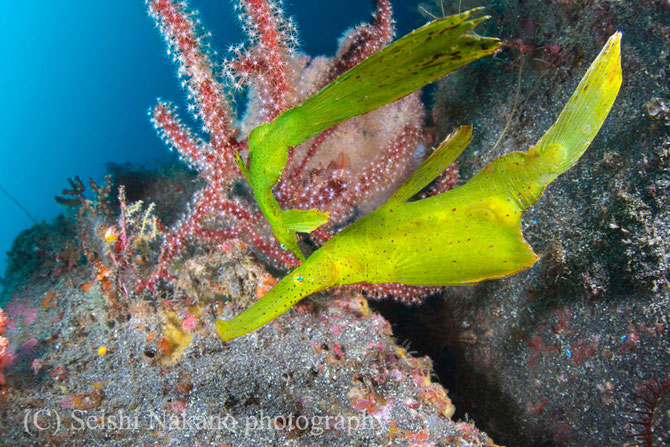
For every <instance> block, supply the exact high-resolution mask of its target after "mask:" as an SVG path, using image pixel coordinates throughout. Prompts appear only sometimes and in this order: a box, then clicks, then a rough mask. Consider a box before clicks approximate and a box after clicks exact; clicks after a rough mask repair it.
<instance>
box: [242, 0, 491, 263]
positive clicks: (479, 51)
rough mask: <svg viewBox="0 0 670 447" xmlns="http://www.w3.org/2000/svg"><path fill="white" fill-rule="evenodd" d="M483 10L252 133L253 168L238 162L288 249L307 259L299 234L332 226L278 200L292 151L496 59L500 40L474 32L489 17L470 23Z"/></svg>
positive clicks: (424, 33)
mask: <svg viewBox="0 0 670 447" xmlns="http://www.w3.org/2000/svg"><path fill="white" fill-rule="evenodd" d="M477 11H479V9H473V10H471V11H467V12H464V13H462V14H458V15H455V16H450V17H445V18H444V19H441V20H436V21H434V22H431V23H429V24H427V25H425V26H423V27H421V28H419V29H417V30H415V31H413V32H412V33H410V34H408V35H406V36H404V37H403V38H401V39H399V40H398V41H396V42H394V43H393V44H392V45H390V46H388V47H386V48H385V49H383V50H382V51H379V52H377V53H375V54H373V55H372V56H370V57H369V58H367V59H365V60H364V61H363V62H361V63H360V64H358V65H356V66H355V67H354V68H352V69H351V70H349V71H347V72H346V73H344V74H343V75H341V76H340V77H338V78H337V79H335V80H334V81H333V82H331V83H330V84H328V85H327V86H326V87H324V88H323V89H322V90H321V91H319V92H318V93H316V94H315V95H313V96H311V97H310V98H309V99H307V100H306V101H305V102H303V103H302V104H300V105H298V106H296V107H294V108H292V109H289V110H287V111H285V112H284V113H282V114H281V115H279V116H278V117H277V119H275V120H274V121H272V122H270V123H267V124H262V125H260V126H258V127H257V128H256V129H254V130H253V132H251V135H249V166H248V167H247V165H246V164H245V163H244V161H243V160H242V158H241V156H240V155H239V154H236V159H237V164H238V166H239V167H240V169H241V171H242V172H243V173H244V175H245V177H246V178H247V181H248V182H249V185H250V186H251V190H252V192H253V194H254V197H255V198H256V201H257V202H258V206H259V208H260V210H261V212H262V213H263V214H264V215H265V217H266V218H267V219H268V222H270V225H271V228H272V232H273V234H274V235H275V237H276V238H277V240H278V241H279V242H280V243H281V244H282V246H283V248H286V249H287V250H290V251H292V252H293V253H294V254H295V255H296V256H297V257H298V258H300V259H301V260H304V259H305V257H304V255H303V253H302V251H301V250H300V247H299V246H298V241H297V239H296V234H295V232H303V233H309V232H311V231H313V230H315V229H316V228H317V227H319V226H320V225H322V224H324V223H326V221H327V220H328V213H324V212H320V211H319V210H316V209H311V210H299V209H289V210H282V209H281V208H280V206H279V203H277V200H276V199H275V198H274V196H273V195H272V187H273V186H274V185H275V184H277V182H278V181H279V179H280V177H281V175H282V172H283V171H284V168H285V167H286V162H287V159H288V154H289V147H291V146H297V145H298V144H300V143H302V142H304V141H305V140H307V139H308V138H309V137H311V136H313V135H316V134H318V133H320V132H322V131H323V130H325V129H327V128H329V127H331V126H334V125H336V124H338V123H341V122H343V121H346V120H348V119H349V118H352V117H354V116H358V115H362V114H364V113H367V112H369V111H371V110H374V109H376V108H378V107H381V106H383V105H385V104H388V103H390V102H393V101H395V100H397V99H400V98H402V97H403V96H405V95H408V94H409V93H411V92H413V91H415V90H417V89H419V88H421V87H423V86H424V85H426V84H428V83H430V82H432V81H434V80H436V79H439V78H441V77H442V76H444V75H446V74H448V73H450V72H452V71H454V70H456V69H457V68H459V67H461V66H463V65H465V64H467V63H469V62H471V61H473V60H475V59H478V58H480V57H483V56H487V55H489V54H491V53H493V52H494V51H495V50H497V49H498V47H499V46H500V41H499V40H498V39H493V38H488V37H481V36H478V35H476V34H471V33H469V32H470V31H471V30H472V29H473V28H474V27H475V26H477V24H478V23H480V22H481V21H482V20H485V19H486V18H487V17H481V18H478V19H472V20H468V17H470V16H471V15H472V14H473V13H475V12H477Z"/></svg>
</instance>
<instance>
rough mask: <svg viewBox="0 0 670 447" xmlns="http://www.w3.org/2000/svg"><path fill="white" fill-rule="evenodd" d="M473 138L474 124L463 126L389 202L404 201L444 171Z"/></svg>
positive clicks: (441, 145)
mask: <svg viewBox="0 0 670 447" xmlns="http://www.w3.org/2000/svg"><path fill="white" fill-rule="evenodd" d="M470 140H472V126H461V127H459V128H458V129H456V130H455V131H453V132H452V133H451V134H449V136H447V138H445V139H444V141H442V143H440V145H439V146H438V147H437V149H435V151H434V152H433V153H432V154H430V155H429V156H428V158H426V160H425V161H424V162H423V163H421V165H420V166H419V167H418V168H417V169H416V171H414V173H413V174H412V175H411V176H410V177H409V178H408V179H407V180H406V181H405V183H403V184H402V185H401V186H400V188H399V189H398V190H397V191H396V192H395V193H394V194H393V196H391V199H389V203H404V202H406V201H407V200H409V199H411V198H412V197H413V196H414V195H416V194H417V193H418V192H419V191H421V190H422V189H423V188H425V187H426V186H428V184H429V183H430V182H432V181H433V180H435V178H436V177H437V176H438V175H440V174H441V173H442V172H444V170H445V169H447V168H448V167H449V165H451V164H452V163H453V162H454V161H456V159H457V158H458V157H459V156H460V155H461V153H462V152H463V150H464V149H465V148H466V147H467V146H468V144H469V143H470Z"/></svg>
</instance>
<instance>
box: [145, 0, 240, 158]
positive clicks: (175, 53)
mask: <svg viewBox="0 0 670 447" xmlns="http://www.w3.org/2000/svg"><path fill="white" fill-rule="evenodd" d="M147 4H148V7H149V13H150V14H151V16H152V17H153V19H154V20H155V21H156V24H157V25H158V27H159V29H160V31H161V34H162V35H163V36H164V38H165V40H166V42H167V44H168V52H169V53H170V54H171V55H172V57H173V59H174V61H175V62H177V64H178V65H179V77H180V78H182V79H183V80H184V84H185V86H186V90H187V92H188V96H189V99H190V100H191V101H192V102H193V105H194V110H195V113H196V116H197V117H198V118H199V119H200V120H201V121H202V122H203V124H204V127H205V130H206V131H207V132H209V133H210V134H211V137H212V144H213V145H214V147H215V148H216V149H217V150H221V151H224V152H226V153H230V152H231V151H232V147H231V143H232V142H233V136H234V135H235V132H234V129H233V124H232V123H233V118H232V117H233V112H232V109H231V107H230V101H229V100H228V98H227V97H226V95H225V91H224V88H223V85H222V84H221V83H219V82H218V80H217V79H216V77H215V67H216V66H215V65H214V63H213V62H212V60H211V58H210V57H209V55H208V54H207V51H206V45H205V44H204V43H203V40H204V35H202V34H199V33H198V32H197V24H198V21H197V17H196V16H195V14H194V13H192V12H187V10H186V5H185V3H181V2H174V1H171V0H148V1H147Z"/></svg>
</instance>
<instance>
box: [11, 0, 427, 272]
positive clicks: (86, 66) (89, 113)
mask: <svg viewBox="0 0 670 447" xmlns="http://www.w3.org/2000/svg"><path fill="white" fill-rule="evenodd" d="M392 3H393V6H394V11H395V17H396V20H397V22H398V32H399V35H402V34H404V33H406V32H408V31H410V30H411V29H413V28H415V27H417V26H419V25H421V24H422V23H424V22H425V19H423V18H422V17H421V15H420V14H419V13H418V12H417V11H416V4H417V2H416V1H413V0H403V1H394V2H392ZM189 4H190V5H191V6H192V7H195V8H196V9H198V10H199V11H200V12H201V18H202V20H203V23H204V25H205V26H206V27H207V28H208V29H209V30H210V31H212V33H213V43H214V45H215V47H216V48H217V49H219V50H221V51H223V50H225V49H226V48H227V46H228V45H229V44H230V43H237V42H240V41H241V40H242V39H243V36H242V33H241V31H240V28H239V26H238V24H237V22H236V20H235V18H234V16H233V11H232V6H231V5H232V2H230V1H228V0H192V1H190V2H189ZM285 4H286V10H287V11H288V14H289V15H291V16H293V17H294V19H295V20H296V22H297V24H298V27H299V32H300V40H301V43H302V48H303V50H304V51H306V52H307V53H309V54H312V55H317V54H328V55H330V54H333V53H334V51H335V49H336V43H337V38H338V37H339V36H340V35H341V34H342V32H343V31H344V30H345V29H347V28H348V27H350V26H353V25H355V24H358V23H360V22H362V21H367V20H368V19H369V18H370V13H371V11H372V6H373V4H374V2H373V1H364V0H338V1H337V2H322V1H315V0H292V1H287V2H286V3H285ZM0 67H1V69H0V86H1V87H0V105H1V107H0V123H2V124H1V126H0V129H1V130H0V155H1V162H0V185H2V187H4V189H6V190H7V191H8V192H9V193H10V194H11V195H13V196H14V197H15V198H16V199H17V200H18V201H19V202H20V203H21V204H22V205H23V206H24V207H25V208H26V210H27V211H28V213H29V214H30V215H32V216H33V217H34V218H35V219H36V220H38V221H41V220H45V219H46V220H48V219H51V218H53V217H55V216H56V215H57V214H58V213H60V212H62V211H63V210H62V208H61V207H60V205H58V204H57V203H56V202H55V201H54V195H56V194H59V193H60V191H61V189H63V188H64V187H67V186H68V184H67V178H68V177H72V176H74V175H80V176H81V177H82V180H84V182H85V183H87V180H88V178H89V177H92V178H94V179H96V180H98V181H99V180H101V179H102V177H103V174H104V172H105V171H104V166H105V163H107V162H110V161H112V162H116V163H124V162H134V163H143V164H156V163H160V162H164V161H168V160H171V159H172V158H171V157H173V155H172V154H170V153H169V152H168V150H167V148H166V146H165V145H163V143H162V142H161V141H160V140H159V139H158V137H157V136H156V134H155V132H154V130H153V128H152V127H151V125H150V123H149V119H148V117H147V110H148V108H149V107H150V106H152V105H153V104H155V101H156V98H158V97H161V98H163V99H166V100H170V101H173V102H174V103H176V104H177V105H178V106H179V108H180V109H181V110H182V111H183V110H184V109H185V105H184V95H183V92H182V91H181V90H180V88H179V85H178V82H177V80H176V76H175V67H174V65H173V64H172V63H171V61H170V60H169V59H168V57H167V55H166V52H165V45H164V43H163V40H162V38H161V37H160V36H159V34H158V32H157V30H156V29H155V28H154V26H153V22H152V21H151V19H150V18H149V17H148V16H147V15H146V12H145V6H144V2H143V1H140V0H115V1H113V2H100V1H81V0H61V1H58V2H46V1H45V2H25V1H10V0H0ZM185 115H186V114H185V113H182V116H185ZM196 128H197V127H196ZM0 216H2V219H0V273H1V272H4V269H5V266H6V259H5V252H7V251H8V250H9V249H10V247H11V242H12V240H13V239H14V237H16V235H17V234H18V233H19V232H20V231H21V230H23V229H25V228H28V227H29V226H31V225H32V224H33V222H32V221H31V219H30V218H29V217H28V216H27V215H26V213H25V212H23V211H22V210H21V209H20V208H19V207H18V206H17V205H16V204H15V203H13V202H12V201H11V200H9V198H8V197H7V196H5V195H4V194H0Z"/></svg>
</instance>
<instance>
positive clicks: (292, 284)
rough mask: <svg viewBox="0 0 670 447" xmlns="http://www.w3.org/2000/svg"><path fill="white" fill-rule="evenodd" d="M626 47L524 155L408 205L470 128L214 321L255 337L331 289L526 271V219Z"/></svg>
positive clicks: (613, 86) (594, 71) (568, 156)
mask: <svg viewBox="0 0 670 447" xmlns="http://www.w3.org/2000/svg"><path fill="white" fill-rule="evenodd" d="M620 40H621V35H620V34H619V33H616V34H614V35H613V36H612V37H610V39H609V41H608V42H607V44H606V45H605V47H604V48H603V50H602V51H601V53H600V54H599V55H598V57H597V59H596V60H595V61H594V62H593V64H592V65H591V67H590V68H589V70H588V71H587V73H586V75H585V76H584V78H583V79H582V81H581V82H580V83H579V85H578V86H577V89H576V90H575V92H574V93H573V95H572V97H571V98H570V100H569V101H568V104H567V105H566V106H565V108H564V109H563V111H562V112H561V114H560V115H559V117H558V120H557V121H556V122H555V123H554V125H553V126H551V128H550V129H549V130H548V131H547V132H546V133H545V134H544V136H543V137H542V138H541V139H540V140H539V141H538V142H537V144H535V145H534V146H532V147H531V148H530V149H528V151H527V152H512V153H509V154H506V155H504V156H502V157H500V158H499V159H497V160H495V161H493V162H492V163H489V164H488V165H487V166H486V167H485V168H484V169H482V170H481V171H480V172H479V173H478V174H477V175H475V176H474V177H473V178H472V179H471V180H470V181H469V182H468V183H466V184H465V185H463V186H461V187H459V188H456V189H453V190H451V191H448V192H445V193H442V194H439V195H436V196H433V197H429V198H426V199H422V200H417V201H414V202H408V200H409V199H410V198H411V197H412V196H414V195H415V194H416V193H417V192H419V191H420V190H421V189H423V188H424V187H425V186H426V185H427V184H428V183H429V182H430V181H432V180H433V179H434V178H435V177H436V176H437V175H438V174H439V173H440V172H442V171H443V170H444V169H445V168H446V167H447V166H448V165H449V164H450V163H451V162H453V161H454V160H455V159H456V158H457V157H458V155H459V154H460V153H461V152H462V151H463V149H464V148H465V147H466V146H467V144H468V143H469V141H470V139H471V129H472V128H471V127H461V128H459V129H458V130H456V131H455V132H454V133H452V134H451V135H450V136H449V137H447V139H446V140H445V141H444V142H443V143H442V144H441V145H440V146H439V147H438V148H437V149H436V150H435V152H433V153H432V154H431V155H430V157H428V158H427V159H426V161H425V162H424V163H423V164H422V165H421V166H419V168H418V169H417V170H416V172H414V173H413V174H412V175H411V176H410V178H409V179H408V180H407V181H406V182H405V183H404V184H403V185H402V186H401V187H400V189H399V190H398V191H397V192H396V193H395V194H394V195H393V196H392V197H391V199H389V201H388V202H387V203H385V204H384V205H382V206H381V207H380V208H378V209H376V210H375V211H374V212H372V213H371V214H369V215H367V216H365V217H363V218H361V219H359V220H358V221H357V222H355V223H354V224H352V225H351V226H350V227H348V228H346V229H345V230H343V231H342V232H341V233H339V234H337V235H336V236H334V237H333V238H332V239H331V240H329V241H328V242H326V243H325V244H324V245H323V246H322V247H321V248H319V249H318V250H316V251H315V252H314V253H313V254H312V255H311V256H310V257H309V259H307V261H306V262H304V263H303V264H302V265H301V266H300V267H298V268H296V269H295V270H293V271H292V272H291V273H290V274H289V275H287V276H286V277H284V278H283V279H282V280H281V281H280V282H279V283H278V284H277V285H276V286H275V287H274V288H273V289H272V290H270V291H269V292H268V293H267V294H266V295H265V296H264V297H263V298H262V299H261V300H260V301H258V302H257V303H255V304H254V305H253V306H251V307H250V308H249V309H247V310H245V311H244V312H242V313H241V314H240V315H239V316H237V317H235V318H233V319H232V320H230V321H223V320H218V321H217V329H218V331H219V335H220V336H221V338H222V339H223V340H226V341H227V340H230V339H232V338H235V337H239V336H241V335H244V334H246V333H248V332H250V331H253V330H254V329H257V328H259V327H261V326H263V325H264V324H265V323H267V322H269V321H270V320H272V319H274V318H276V317H277V316H279V315H281V314H282V313H284V312H286V311H287V310H288V309H289V308H290V307H292V306H293V305H294V304H295V303H297V302H298V301H300V300H301V299H302V298H304V297H306V296H308V295H310V294H312V293H314V292H318V291H320V290H324V289H327V288H330V287H335V286H339V285H344V284H355V283H359V282H369V283H372V284H378V283H403V284H410V285H421V286H441V285H458V284H468V283H474V282H478V281H482V280H485V279H490V278H500V277H504V276H508V275H512V274H514V273H516V272H519V271H521V270H524V269H527V268H529V267H530V266H531V265H533V264H534V263H535V261H536V260H537V257H536V256H535V253H533V250H532V249H531V247H530V246H529V245H528V244H527V243H526V241H525V240H524V238H523V235H522V234H521V225H520V224H521V215H522V213H523V211H524V210H525V209H527V208H528V207H530V206H531V205H533V204H534V203H535V202H536V201H537V200H538V199H539V198H540V196H541V195H542V193H543V192H544V189H545V188H546V186H547V185H548V184H549V183H551V182H552V181H553V180H554V179H555V178H556V177H558V176H559V175H560V174H562V173H563V172H565V171H566V170H568V169H569V168H570V167H571V166H572V165H574V164H575V163H576V162H577V160H578V159H579V157H581V155H582V154H583V153H584V151H585V150H586V148H587V147H588V146H589V144H590V143H591V141H592V140H593V138H594V137H595V135H596V133H597V132H598V130H599V129H600V126H601V125H602V123H603V122H604V120H605V117H606V116H607V114H608V113H609V110H610V108H611V107H612V104H613V103H614V99H615V98H616V95H617V93H618V91H619V87H620V85H621V63H620Z"/></svg>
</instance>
